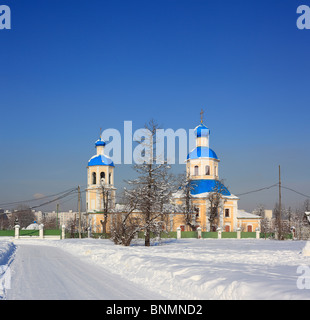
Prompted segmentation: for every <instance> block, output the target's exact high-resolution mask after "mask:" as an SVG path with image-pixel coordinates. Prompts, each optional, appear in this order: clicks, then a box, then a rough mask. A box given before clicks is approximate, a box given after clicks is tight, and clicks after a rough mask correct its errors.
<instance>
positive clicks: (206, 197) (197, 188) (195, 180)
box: [173, 120, 261, 232]
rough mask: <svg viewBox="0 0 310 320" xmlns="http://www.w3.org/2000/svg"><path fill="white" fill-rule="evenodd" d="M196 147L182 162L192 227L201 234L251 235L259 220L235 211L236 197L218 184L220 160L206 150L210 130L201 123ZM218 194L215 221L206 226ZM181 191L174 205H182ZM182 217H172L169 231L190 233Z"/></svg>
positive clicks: (196, 132)
mask: <svg viewBox="0 0 310 320" xmlns="http://www.w3.org/2000/svg"><path fill="white" fill-rule="evenodd" d="M195 136H196V147H195V148H194V149H193V150H192V151H191V152H190V153H189V154H188V156H187V160H186V176H187V181H188V183H189V184H190V198H191V202H192V203H193V205H194V207H195V209H196V213H195V215H194V217H193V222H192V223H191V224H195V226H196V228H197V227H200V228H201V229H202V231H216V230H217V229H218V228H221V229H222V230H223V231H224V232H232V231H237V229H238V228H240V229H241V230H242V231H246V232H253V231H255V229H256V228H259V227H260V220H261V217H259V216H257V215H253V214H251V213H247V212H245V211H244V210H239V209H238V201H239V198H238V197H237V196H235V195H234V194H232V193H231V192H230V191H229V190H228V189H227V188H226V187H225V186H224V184H223V182H222V181H220V178H219V177H220V166H219V163H220V160H219V158H218V156H217V154H216V153H215V152H214V151H213V150H212V149H211V148H210V147H209V142H210V130H209V128H208V127H207V126H206V125H204V124H203V122H202V120H201V123H200V125H198V126H197V127H196V128H195ZM215 194H217V195H218V198H219V199H220V200H219V205H218V207H217V208H216V210H218V212H217V215H216V216H217V218H216V219H214V220H213V221H212V222H213V223H212V224H211V223H210V219H209V217H210V213H211V211H212V205H211V203H212V199H211V197H212V196H214V195H215ZM186 196H188V195H186V194H185V193H184V191H180V192H177V193H176V194H175V195H174V197H175V201H176V203H177V204H179V205H182V204H184V202H185V197H186ZM183 216H184V214H182V213H180V214H176V215H175V218H174V223H173V229H176V228H177V227H181V230H184V231H191V230H192V227H190V226H189V225H186V224H185V223H184V217H183Z"/></svg>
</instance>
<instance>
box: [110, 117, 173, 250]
mask: <svg viewBox="0 0 310 320" xmlns="http://www.w3.org/2000/svg"><path fill="white" fill-rule="evenodd" d="M157 129H158V125H157V124H156V123H155V122H154V121H150V122H149V123H148V124H147V125H146V126H145V131H144V140H141V141H139V143H140V146H139V147H140V149H139V150H140V151H141V157H140V160H139V159H138V160H139V161H138V163H137V164H135V165H134V169H135V171H136V172H137V174H138V176H137V178H136V179H133V180H129V181H127V183H128V188H125V190H124V204H125V209H126V210H125V212H124V213H123V214H122V216H118V218H116V219H115V221H114V225H113V224H112V225H113V226H114V227H113V231H112V233H113V239H120V240H119V242H120V243H122V244H125V245H128V242H129V241H131V240H130V239H133V237H134V234H135V233H137V232H139V231H143V232H144V235H145V246H150V243H151V233H155V234H158V233H160V231H161V230H162V229H163V225H164V220H165V217H166V216H167V214H168V213H171V212H173V211H171V210H172V207H171V205H170V202H171V196H172V191H173V179H172V175H171V174H170V171H169V170H170V166H168V165H167V163H166V162H165V161H161V163H157V161H156V156H158V155H156V152H155V143H156V142H155V141H156V130H157Z"/></svg>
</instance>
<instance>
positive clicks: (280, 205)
mask: <svg viewBox="0 0 310 320" xmlns="http://www.w3.org/2000/svg"><path fill="white" fill-rule="evenodd" d="M281 213H282V204H281V167H280V165H279V217H278V234H279V240H281V239H282V223H281V219H282V218H281Z"/></svg>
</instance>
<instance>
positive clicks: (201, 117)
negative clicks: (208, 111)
mask: <svg viewBox="0 0 310 320" xmlns="http://www.w3.org/2000/svg"><path fill="white" fill-rule="evenodd" d="M200 121H201V123H202V122H203V109H201V111H200Z"/></svg>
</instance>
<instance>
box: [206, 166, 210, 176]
mask: <svg viewBox="0 0 310 320" xmlns="http://www.w3.org/2000/svg"><path fill="white" fill-rule="evenodd" d="M209 175H210V166H206V176H209Z"/></svg>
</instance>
